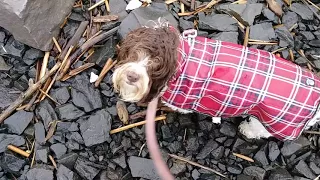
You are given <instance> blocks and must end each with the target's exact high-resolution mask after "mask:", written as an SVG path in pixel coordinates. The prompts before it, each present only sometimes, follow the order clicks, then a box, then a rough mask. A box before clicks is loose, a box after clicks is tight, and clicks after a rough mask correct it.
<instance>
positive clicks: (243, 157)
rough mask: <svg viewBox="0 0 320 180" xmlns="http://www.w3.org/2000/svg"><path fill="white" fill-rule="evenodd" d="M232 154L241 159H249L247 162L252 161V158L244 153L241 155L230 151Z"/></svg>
mask: <svg viewBox="0 0 320 180" xmlns="http://www.w3.org/2000/svg"><path fill="white" fill-rule="evenodd" d="M232 154H233V155H234V156H236V157H238V158H241V159H244V160H246V161H249V162H254V160H253V159H252V158H250V157H248V156H245V155H242V154H238V153H232Z"/></svg>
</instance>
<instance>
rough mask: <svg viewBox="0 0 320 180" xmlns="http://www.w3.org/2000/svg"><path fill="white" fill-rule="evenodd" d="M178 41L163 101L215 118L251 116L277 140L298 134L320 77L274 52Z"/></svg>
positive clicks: (319, 93)
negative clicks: (178, 44) (171, 73)
mask: <svg viewBox="0 0 320 180" xmlns="http://www.w3.org/2000/svg"><path fill="white" fill-rule="evenodd" d="M194 41H195V42H194V46H193V47H192V46H190V45H189V44H188V42H187V40H185V39H182V37H181V44H180V47H179V50H178V51H179V55H178V68H177V72H176V74H175V77H173V78H172V79H171V80H170V82H169V83H168V89H167V90H166V91H165V92H164V94H163V96H162V100H163V101H165V102H167V103H169V104H172V105H173V106H176V107H178V108H182V109H189V110H195V111H197V112H199V113H203V114H207V115H210V116H213V117H234V116H240V115H252V116H255V117H257V118H258V119H259V120H260V121H261V123H262V124H263V125H264V126H265V127H266V129H267V130H268V131H269V132H270V133H271V134H272V135H274V136H275V137H276V138H278V139H280V140H293V139H296V138H297V137H299V136H300V134H301V133H302V130H303V129H304V127H305V125H306V124H307V122H308V121H309V120H310V119H311V118H312V117H313V116H314V114H315V112H316V110H317V106H318V103H319V100H320V88H319V86H320V79H319V77H316V76H315V75H314V74H313V73H312V72H310V71H308V70H306V69H303V68H301V67H300V66H298V65H296V64H294V63H292V62H290V61H288V60H285V59H282V58H279V57H276V56H275V55H273V54H271V53H269V52H266V51H262V50H258V49H252V48H247V47H244V46H241V45H238V44H234V43H229V42H222V41H218V40H212V39H207V38H204V37H200V36H198V37H196V38H195V40H194Z"/></svg>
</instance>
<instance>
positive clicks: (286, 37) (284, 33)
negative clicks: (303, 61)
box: [275, 26, 294, 47]
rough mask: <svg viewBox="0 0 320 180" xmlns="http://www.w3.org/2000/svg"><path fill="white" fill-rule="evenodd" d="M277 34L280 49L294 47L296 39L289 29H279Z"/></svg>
mask: <svg viewBox="0 0 320 180" xmlns="http://www.w3.org/2000/svg"><path fill="white" fill-rule="evenodd" d="M275 33H276V36H277V37H278V38H279V46H280V47H294V39H293V36H292V34H291V33H290V31H289V30H288V28H286V27H285V26H280V27H277V28H276V29H275Z"/></svg>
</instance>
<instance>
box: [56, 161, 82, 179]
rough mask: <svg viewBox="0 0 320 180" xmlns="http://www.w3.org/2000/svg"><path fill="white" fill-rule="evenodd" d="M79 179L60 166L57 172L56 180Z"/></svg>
mask: <svg viewBox="0 0 320 180" xmlns="http://www.w3.org/2000/svg"><path fill="white" fill-rule="evenodd" d="M78 179H80V178H79V177H78V175H76V173H74V172H73V171H71V170H70V169H68V168H67V167H65V166H64V165H62V164H60V165H59V167H58V170H57V180H78Z"/></svg>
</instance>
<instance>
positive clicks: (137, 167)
mask: <svg viewBox="0 0 320 180" xmlns="http://www.w3.org/2000/svg"><path fill="white" fill-rule="evenodd" d="M128 165H129V168H130V171H131V175H132V177H140V178H145V179H159V180H160V177H159V175H158V172H157V170H156V168H155V167H154V164H153V161H152V160H151V159H145V158H141V157H137V156H130V157H129V159H128Z"/></svg>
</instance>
